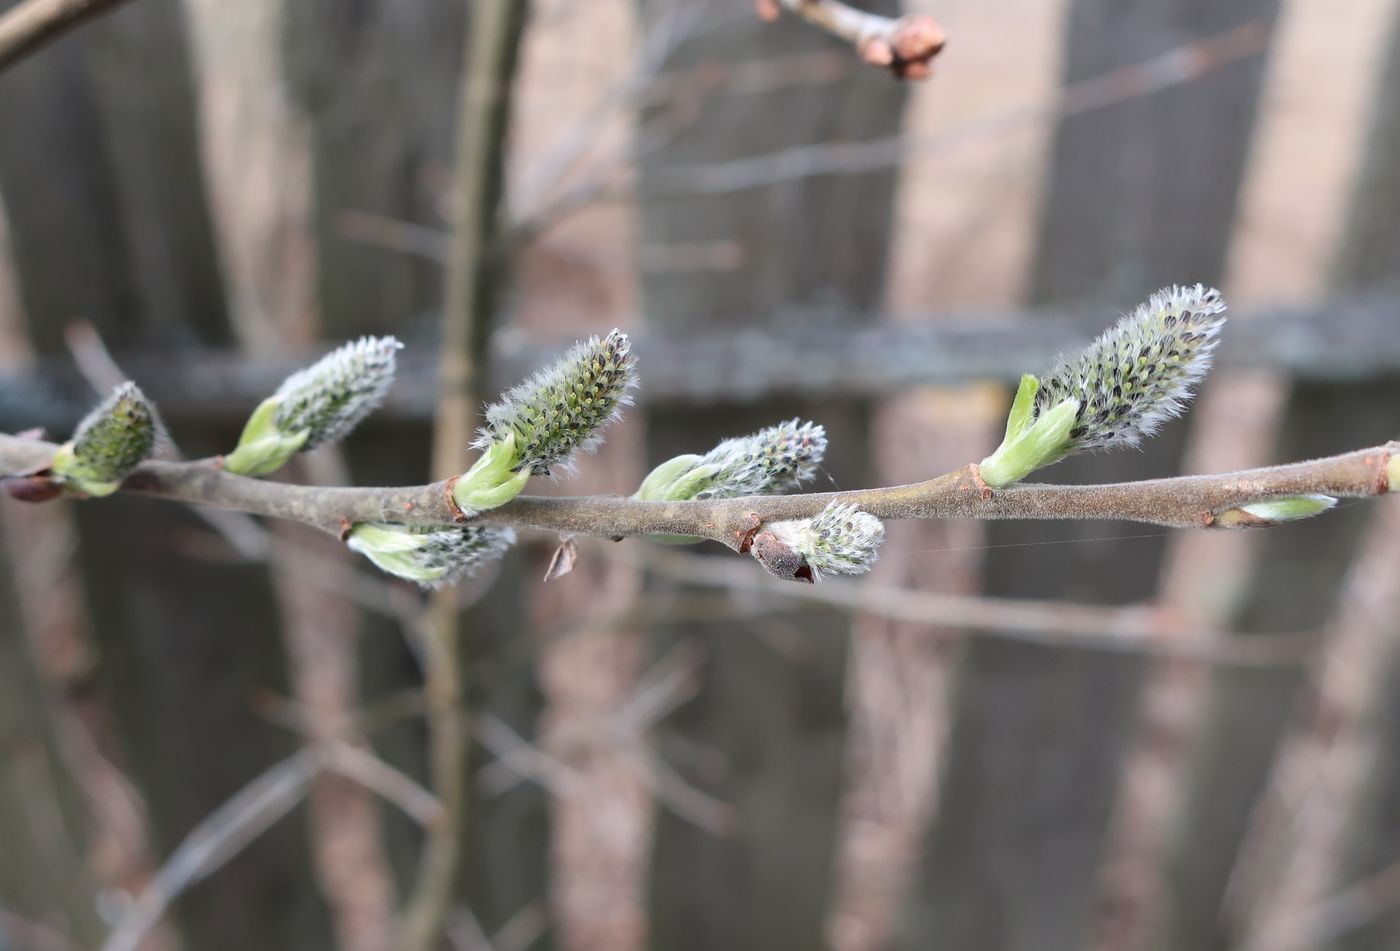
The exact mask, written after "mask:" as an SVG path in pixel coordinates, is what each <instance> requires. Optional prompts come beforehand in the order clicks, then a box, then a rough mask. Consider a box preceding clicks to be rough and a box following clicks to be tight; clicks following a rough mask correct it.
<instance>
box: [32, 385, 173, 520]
mask: <svg viewBox="0 0 1400 951" xmlns="http://www.w3.org/2000/svg"><path fill="white" fill-rule="evenodd" d="M161 431H162V430H161V424H160V417H159V416H158V415H157V414H156V410H155V407H154V406H153V405H152V404H151V402H150V401H149V400H148V399H146V395H145V394H144V393H142V392H141V390H140V389H139V388H138V387H137V386H136V384H135V383H130V382H128V383H123V384H121V385H120V386H118V387H117V388H116V389H115V390H113V391H112V394H111V395H110V396H108V397H107V398H106V399H105V400H103V401H102V402H101V403H100V404H98V406H97V408H96V409H94V410H93V411H92V412H90V413H88V414H87V416H85V417H84V418H83V421H82V422H81V423H79V424H78V428H77V430H76V431H75V432H74V434H73V438H72V439H71V440H69V441H68V442H66V443H64V444H63V445H62V446H60V447H59V448H58V452H57V453H56V454H55V456H54V460H53V462H52V463H51V464H50V466H49V469H50V471H51V473H52V475H53V477H54V479H55V480H56V481H58V482H59V483H61V484H62V485H64V486H65V487H66V488H69V489H71V490H72V491H75V492H78V493H80V494H82V495H88V496H94V497H100V496H105V495H111V494H112V493H113V492H115V491H117V489H118V487H120V486H121V484H122V480H124V479H125V478H126V477H127V476H128V475H130V474H131V471H132V470H133V469H135V468H136V467H137V465H139V464H140V463H141V462H143V461H144V460H145V459H147V458H149V457H150V456H151V454H152V453H154V452H155V449H156V445H157V443H158V442H159V441H160V437H161Z"/></svg>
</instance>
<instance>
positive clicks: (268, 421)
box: [224, 396, 311, 476]
mask: <svg viewBox="0 0 1400 951" xmlns="http://www.w3.org/2000/svg"><path fill="white" fill-rule="evenodd" d="M277 406H278V404H277V397H275V396H269V397H268V398H267V399H265V400H263V401H262V402H261V403H259V404H258V408H257V409H255V410H253V415H252V416H249V417H248V422H247V423H246V424H245V425H244V427H243V435H242V436H241V437H240V438H239V440H238V446H237V447H236V448H235V449H234V450H233V452H231V453H229V454H228V455H226V456H224V469H225V470H226V471H228V472H232V473H234V474H235V475H245V476H263V475H267V474H268V473H270V472H276V471H277V470H278V469H280V468H282V467H283V466H285V465H286V464H287V462H288V460H290V459H291V458H292V456H295V455H296V454H297V453H299V452H301V450H302V447H303V446H305V445H306V441H307V438H308V437H309V436H310V435H311V431H310V430H307V429H303V430H301V431H300V432H295V433H287V432H284V431H283V430H282V429H281V427H280V426H278V424H277Z"/></svg>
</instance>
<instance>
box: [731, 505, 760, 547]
mask: <svg viewBox="0 0 1400 951" xmlns="http://www.w3.org/2000/svg"><path fill="white" fill-rule="evenodd" d="M749 519H750V520H751V524H750V525H749V527H748V528H746V529H744V530H743V531H741V532H735V533H734V537H735V538H737V539H739V554H741V555H745V554H748V551H749V549H750V548H752V547H753V539H754V536H755V535H757V534H758V530H759V529H760V528H762V527H763V519H761V518H759V517H758V513H757V512H750V513H749Z"/></svg>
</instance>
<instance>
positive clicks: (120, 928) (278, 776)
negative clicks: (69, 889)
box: [102, 748, 322, 951]
mask: <svg viewBox="0 0 1400 951" xmlns="http://www.w3.org/2000/svg"><path fill="white" fill-rule="evenodd" d="M321 756H322V754H321V753H320V752H319V751H318V750H316V749H315V748H308V749H304V750H302V751H300V752H299V753H296V754H294V755H292V756H291V757H288V758H287V759H285V760H283V761H281V762H280V763H278V764H276V765H275V766H273V767H272V768H271V769H269V770H268V771H267V772H265V773H263V774H262V775H260V776H258V777H257V778H256V779H254V780H253V781H252V782H250V783H248V784H247V785H246V786H244V787H243V788H242V789H240V790H239V791H238V792H236V793H234V794H233V796H232V797H230V798H229V799H228V801H226V802H225V803H224V804H223V805H222V806H220V807H219V808H218V809H216V810H214V812H212V813H210V815H209V816H208V817H207V818H206V819H204V821H202V822H200V824H199V825H197V826H195V828H194V829H193V830H191V832H190V834H189V835H188V836H186V837H185V840H184V841H183V842H181V843H180V845H179V847H178V848H176V849H175V851H174V852H173V853H171V855H170V858H169V859H167V860H166V862H165V864H164V865H163V866H161V869H160V871H159V872H158V873H157V874H156V876H155V877H154V878H153V879H152V880H151V882H150V884H149V885H147V886H146V889H145V891H144V892H142V893H141V896H140V897H139V898H138V899H137V900H136V901H135V902H134V903H133V904H132V905H131V907H130V908H128V909H127V910H126V912H125V913H124V914H123V915H122V917H121V919H120V920H119V921H118V922H117V924H116V927H115V928H113V930H112V933H111V935H110V936H109V937H108V938H107V941H106V942H105V943H104V944H103V946H102V949H103V951H134V949H136V948H137V947H139V946H140V944H141V941H142V939H143V938H144V937H145V935H146V933H147V932H148V931H150V929H151V927H152V926H153V925H155V923H156V922H157V921H159V920H160V918H161V916H162V915H163V914H164V913H165V910H166V909H167V908H169V907H170V904H171V903H172V902H173V901H174V900H175V899H176V898H178V897H179V896H180V895H181V894H182V893H183V892H184V891H185V890H186V889H187V888H189V887H190V886H192V885H194V884H195V883H197V882H199V881H201V880H203V879H204V878H206V877H208V876H209V875H210V874H212V873H213V872H214V871H215V870H216V869H218V868H220V867H221V866H222V865H223V864H224V863H226V862H227V861H228V860H229V859H231V858H233V857H234V856H235V855H237V854H238V853H239V852H241V851H242V850H243V849H244V848H245V847H247V845H248V844H249V843H250V842H252V841H253V840H254V839H256V838H257V837H258V836H259V835H261V834H262V833H263V832H265V831H266V830H267V829H268V828H269V827H271V826H272V825H273V823H275V822H277V820H279V819H281V818H282V817H283V816H285V815H286V814H287V813H288V812H290V811H291V810H292V809H293V807H295V806H296V805H297V803H299V802H301V800H302V798H303V797H304V796H305V795H306V790H307V788H308V787H309V786H310V785H311V781H312V779H314V778H315V776H316V774H317V772H318V771H319V770H320V769H321V767H322V761H321Z"/></svg>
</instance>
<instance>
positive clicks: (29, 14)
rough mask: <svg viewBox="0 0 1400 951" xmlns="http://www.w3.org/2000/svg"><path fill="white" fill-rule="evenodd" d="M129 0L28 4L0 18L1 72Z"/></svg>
mask: <svg viewBox="0 0 1400 951" xmlns="http://www.w3.org/2000/svg"><path fill="white" fill-rule="evenodd" d="M127 2H128V0H25V2H24V3H21V4H20V5H19V6H17V7H15V8H13V9H12V10H10V11H9V12H7V13H5V14H4V15H3V16H0V70H2V69H6V68H7V67H9V66H12V65H14V64H15V63H17V62H19V61H20V60H21V59H23V58H24V57H26V56H28V55H29V54H30V53H32V52H34V51H35V50H37V49H39V48H40V47H42V46H44V45H45V44H46V43H48V42H50V41H51V40H54V39H57V38H58V37H59V36H62V35H63V34H64V33H66V32H68V31H69V30H71V29H72V28H73V27H75V26H77V25H78V24H79V23H82V22H83V21H84V20H87V19H90V18H92V17H95V16H100V15H102V14H103V13H106V12H108V11H110V10H115V9H116V8H117V7H119V6H121V5H122V4H123V3H127Z"/></svg>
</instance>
